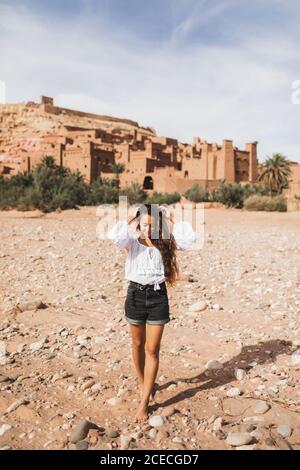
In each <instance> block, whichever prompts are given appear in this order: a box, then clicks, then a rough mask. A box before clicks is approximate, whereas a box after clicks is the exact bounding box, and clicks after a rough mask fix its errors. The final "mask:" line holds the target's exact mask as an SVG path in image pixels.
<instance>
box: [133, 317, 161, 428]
mask: <svg viewBox="0 0 300 470" xmlns="http://www.w3.org/2000/svg"><path fill="white" fill-rule="evenodd" d="M164 326H165V325H147V331H146V344H145V353H146V357H145V368H144V389H143V395H142V398H141V403H140V405H139V407H138V410H137V413H136V415H135V418H134V422H136V423H140V422H144V421H146V419H147V418H148V404H149V400H150V396H151V393H152V390H153V386H154V383H155V378H156V375H157V372H158V367H159V351H160V342H161V338H162V334H163V331H164Z"/></svg>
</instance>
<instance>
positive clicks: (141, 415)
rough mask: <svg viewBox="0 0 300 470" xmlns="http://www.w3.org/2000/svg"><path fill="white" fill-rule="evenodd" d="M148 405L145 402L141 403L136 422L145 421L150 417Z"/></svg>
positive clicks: (135, 418)
mask: <svg viewBox="0 0 300 470" xmlns="http://www.w3.org/2000/svg"><path fill="white" fill-rule="evenodd" d="M148 416H149V415H148V405H145V403H140V405H139V407H138V409H137V412H136V414H135V417H134V420H133V421H134V423H145V421H147V419H148Z"/></svg>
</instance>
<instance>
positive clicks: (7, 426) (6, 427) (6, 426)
mask: <svg viewBox="0 0 300 470" xmlns="http://www.w3.org/2000/svg"><path fill="white" fill-rule="evenodd" d="M11 428H12V426H11V425H10V424H2V426H0V436H3V434H5V433H6V431H9V430H10V429H11Z"/></svg>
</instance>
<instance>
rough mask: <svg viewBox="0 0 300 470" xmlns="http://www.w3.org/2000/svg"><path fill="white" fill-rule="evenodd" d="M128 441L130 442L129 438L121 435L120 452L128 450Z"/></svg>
mask: <svg viewBox="0 0 300 470" xmlns="http://www.w3.org/2000/svg"><path fill="white" fill-rule="evenodd" d="M130 441H131V436H126V435H124V434H121V436H120V448H121V450H126V449H128V448H129V444H130Z"/></svg>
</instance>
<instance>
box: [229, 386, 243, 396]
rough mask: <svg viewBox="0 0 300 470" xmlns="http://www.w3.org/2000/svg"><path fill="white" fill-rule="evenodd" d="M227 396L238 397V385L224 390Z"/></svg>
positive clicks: (239, 393) (239, 392)
mask: <svg viewBox="0 0 300 470" xmlns="http://www.w3.org/2000/svg"><path fill="white" fill-rule="evenodd" d="M226 395H227V397H238V396H239V395H241V391H240V389H239V388H238V387H232V388H230V389H229V390H227V392H226Z"/></svg>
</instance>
